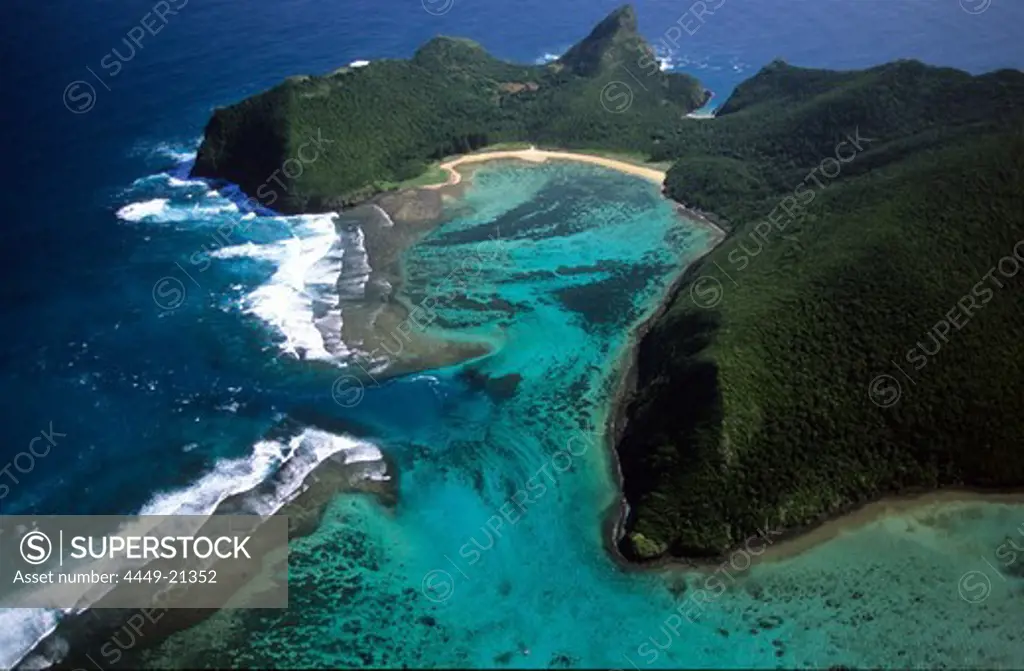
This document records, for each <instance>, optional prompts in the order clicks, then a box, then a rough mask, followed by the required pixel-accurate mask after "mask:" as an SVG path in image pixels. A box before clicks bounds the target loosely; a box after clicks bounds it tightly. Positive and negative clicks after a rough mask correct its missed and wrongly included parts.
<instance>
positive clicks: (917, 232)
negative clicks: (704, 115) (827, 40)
mask: <svg viewBox="0 0 1024 671" xmlns="http://www.w3.org/2000/svg"><path fill="white" fill-rule="evenodd" d="M1022 130H1024V74H1021V73H1020V72H1010V71H1002V72H997V73H992V74H989V75H985V76H980V77H972V76H970V75H967V74H966V73H963V72H958V71H954V70H947V69H940V68H932V67H927V66H924V65H922V64H920V63H916V62H909V61H906V62H897V63H892V64H888V65H885V66H881V67H878V68H873V69H871V70H867V71H864V72H857V73H836V72H823V71H815V70H806V69H801V68H794V67H791V66H788V65H785V64H783V63H773V64H772V65H770V66H769V67H767V68H765V69H764V70H763V71H762V72H761V73H759V74H758V75H757V76H755V77H754V78H753V79H751V80H749V81H747V82H746V83H744V84H743V85H741V86H740V87H739V88H738V89H737V91H736V93H735V95H734V96H732V97H731V98H730V99H729V101H728V102H727V103H726V104H725V105H724V106H723V108H722V110H721V114H720V115H719V117H718V118H716V119H715V120H714V121H713V122H700V123H699V124H694V125H693V126H692V127H691V128H688V129H684V132H681V133H677V134H676V135H674V136H673V137H672V138H670V139H669V140H667V142H666V145H667V146H666V148H665V150H666V151H667V152H670V153H671V154H674V155H675V156H676V157H677V158H678V161H677V162H676V164H675V166H674V167H673V168H672V169H671V170H670V172H669V174H668V177H667V188H668V192H669V193H670V195H672V196H673V197H674V198H676V199H678V200H681V201H683V202H687V203H691V204H694V205H695V206H697V207H700V208H701V209H705V210H707V211H710V212H714V213H715V214H717V215H719V216H720V217H723V218H724V219H726V220H727V221H728V225H729V226H730V228H731V229H732V230H731V232H730V235H729V237H728V238H727V239H726V241H724V242H723V243H722V244H721V245H720V246H719V247H718V248H717V249H716V250H715V251H714V252H713V253H712V254H710V255H709V256H708V257H706V258H705V259H704V260H703V261H702V262H700V263H699V264H698V265H697V266H696V267H694V268H692V269H691V270H690V272H689V275H688V278H689V280H690V281H689V282H687V283H684V285H683V286H682V287H681V288H680V289H679V291H678V293H677V294H676V295H675V296H674V297H673V298H672V300H671V303H670V306H669V309H668V311H667V313H666V314H665V315H664V316H663V317H662V318H661V319H660V320H658V321H657V322H656V323H655V324H654V326H653V328H652V330H651V332H650V334H649V335H648V336H647V337H646V338H645V339H644V341H643V342H642V345H641V348H640V351H639V363H638V365H639V381H638V385H637V391H636V392H635V393H634V394H633V397H632V398H631V402H630V405H629V408H628V417H629V424H628V427H627V430H626V433H625V435H624V436H623V439H622V441H621V442H620V444H619V447H618V450H619V454H620V458H621V462H622V466H623V472H624V476H625V482H626V484H625V490H626V496H627V498H628V500H629V502H630V505H631V509H632V516H631V520H630V522H629V527H630V534H629V535H628V536H627V539H626V541H625V542H624V543H623V549H624V550H625V551H626V552H627V554H630V555H631V556H634V557H651V556H655V555H659V554H662V553H666V552H667V553H671V554H675V555H712V554H718V553H721V552H724V551H726V550H727V549H728V548H730V547H732V546H735V545H737V544H740V543H742V542H743V541H744V540H745V539H746V538H748V537H749V536H751V535H752V534H754V533H755V532H756V530H757V529H759V528H764V525H765V524H769V525H772V526H773V527H775V528H780V527H781V528H794V527H800V526H803V525H806V524H810V523H814V522H816V521H818V520H820V519H822V518H823V517H824V516H828V515H831V514H835V513H838V512H841V511H844V510H848V509H849V508H851V507H853V506H855V505H857V504H859V503H863V502H866V501H868V500H871V499H875V498H878V497H880V496H882V495H885V494H890V493H896V492H901V491H907V490H913V489H931V488H936V487H941V486H946V485H965V486H977V487H993V488H1000V487H1017V486H1020V485H1022V484H1024V452H1021V450H1020V446H1021V445H1022V444H1024V415H1022V413H1021V405H1020V404H1021V399H1024V347H1021V345H1020V342H1019V340H1020V338H1019V334H1020V333H1021V329H1022V328H1024V291H1022V288H1024V272H1022V273H1021V274H1019V275H1018V274H1016V272H1017V269H1018V264H1019V265H1020V266H1021V267H1024V242H1021V241H1024V134H1022ZM858 136H859V138H860V139H858ZM848 137H849V138H853V140H852V142H851V140H849V139H847V138H848ZM844 139H846V140H847V144H845V145H843V146H842V147H841V148H840V149H839V154H840V156H842V158H843V159H844V161H845V162H844V161H839V160H837V159H836V158H835V156H836V146H837V143H839V142H841V141H843V140H844ZM857 145H859V147H860V148H859V149H858V148H857ZM829 157H833V158H832V159H831V160H827V159H828V158H829ZM823 160H827V161H826V162H825V163H823V162H822V161H823ZM812 170H814V171H815V172H814V173H812V172H811V171H812ZM787 198H788V200H787ZM780 204H781V205H782V207H779V206H780ZM787 206H788V211H787V209H786V207H787ZM1018 243H1019V244H1018ZM1015 245H1016V254H1017V257H1019V258H1013V255H1014V249H1015ZM1004 257H1011V259H1010V260H1004V261H1002V264H1003V265H1002V266H999V264H1000V259H1003V258H1004ZM993 268H995V271H994V272H990V271H991V269H993ZM1000 268H1002V270H1003V271H1005V272H1003V271H1001V270H1000ZM986 274H988V275H986ZM1000 284H1001V285H1002V286H1001V287H1000V286H999V285H1000ZM965 296H966V297H967V298H965ZM943 322H944V323H945V325H942V324H943ZM930 332H931V334H930ZM932 334H934V335H935V338H934V339H933V336H932ZM919 343H920V344H919ZM897 364H898V365H899V367H900V368H901V369H902V371H905V372H906V374H907V375H909V376H910V378H911V379H907V377H905V376H904V373H903V372H902V371H901V370H900V369H898V368H897ZM881 375H888V376H891V377H887V378H878V376H881ZM896 384H899V385H900V386H899V387H898V388H897V387H896ZM872 385H873V386H872ZM897 393H899V394H900V396H899V397H898V400H897V399H896V394H897ZM636 534H639V536H637V535H636ZM630 541H632V542H630Z"/></svg>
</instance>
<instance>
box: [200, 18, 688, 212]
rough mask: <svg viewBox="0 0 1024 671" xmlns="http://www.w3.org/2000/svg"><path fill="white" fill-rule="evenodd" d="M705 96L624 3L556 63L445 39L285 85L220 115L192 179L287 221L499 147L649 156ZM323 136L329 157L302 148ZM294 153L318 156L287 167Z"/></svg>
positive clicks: (208, 134)
mask: <svg viewBox="0 0 1024 671" xmlns="http://www.w3.org/2000/svg"><path fill="white" fill-rule="evenodd" d="M627 69H628V70H629V72H626V71H625V70H627ZM624 81H628V82H632V85H631V88H625V85H624V84H623V82H624ZM706 99H707V94H706V92H705V91H704V90H703V89H702V88H701V87H700V85H699V83H698V82H697V81H696V80H695V79H693V78H692V77H689V76H686V75H680V74H665V73H662V72H660V71H659V70H658V67H657V63H656V61H655V60H654V58H653V52H652V51H651V50H650V47H649V46H648V45H647V44H646V43H645V42H644V41H643V39H642V38H641V37H640V36H639V34H638V33H637V30H636V16H635V14H634V12H633V9H632V8H631V7H629V6H625V7H622V8H620V9H618V10H616V11H615V12H613V13H612V14H611V15H609V16H608V17H607V18H606V19H604V20H603V21H602V22H601V23H600V24H599V25H598V26H597V27H596V28H595V29H594V31H593V32H592V33H591V34H590V35H589V36H587V37H586V38H584V39H583V40H582V41H581V42H580V43H579V44H577V45H576V46H574V47H573V48H572V49H570V50H569V51H568V52H567V53H566V54H565V56H564V57H563V58H561V59H559V60H558V61H556V62H554V63H551V64H548V65H514V64H511V63H505V62H502V61H500V60H497V59H495V58H493V57H491V56H490V55H488V54H487V52H486V51H484V49H483V48H482V47H480V46H479V45H478V44H476V43H474V42H471V41H469V40H463V39H455V38H448V37H439V38H435V39H433V40H431V41H430V42H428V43H427V44H425V45H424V46H423V47H421V48H420V49H419V50H418V51H417V52H416V54H415V55H414V56H413V57H412V59H410V60H384V61H377V62H373V63H371V64H369V65H368V66H365V67H360V68H342V69H341V70H339V71H337V72H335V73H333V74H330V75H327V76H323V77H297V78H292V79H289V80H288V81H286V82H284V83H282V84H280V85H279V86H277V87H275V88H274V89H272V90H270V91H267V92H265V93H262V94H260V95H257V96H254V97H251V98H247V99H246V100H243V101H242V102H240V103H238V104H236V105H233V106H231V107H227V108H224V109H218V110H217V111H216V112H215V113H214V115H213V117H212V118H211V119H210V122H209V124H208V125H207V128H206V133H205V137H204V139H203V143H202V146H201V147H200V150H199V154H198V157H197V159H196V164H195V168H194V169H193V174H194V175H196V176H200V177H214V178H223V179H227V180H230V181H232V182H235V183H237V184H239V185H240V186H241V187H242V188H243V190H244V191H245V192H246V193H248V194H249V195H251V196H253V197H256V198H258V199H259V200H260V201H261V202H263V203H264V204H265V205H267V206H270V207H273V208H274V209H277V210H280V211H284V212H308V211H319V210H331V209H337V208H338V207H341V206H344V205H348V204H351V203H354V202H357V201H360V200H363V199H365V198H367V197H369V196H371V195H373V194H374V193H376V192H378V191H381V190H385V189H388V188H391V187H392V186H393V185H395V184H396V183H398V182H401V181H403V180H406V179H410V178H414V177H417V176H418V175H420V174H422V173H423V172H425V171H426V170H427V167H428V165H429V163H430V162H432V161H436V160H438V159H440V158H442V157H444V156H447V155H451V154H459V153H465V152H467V151H471V150H474V149H477V148H479V147H482V146H485V145H490V144H494V143H498V142H514V141H526V142H535V143H545V144H554V145H558V146H561V147H585V148H589V149H607V150H622V151H641V152H643V153H650V151H651V150H652V149H653V148H654V146H655V144H656V142H657V141H658V136H659V134H660V133H662V132H663V131H664V129H666V128H672V127H673V126H676V125H679V124H680V123H681V122H682V121H683V118H684V117H685V115H686V114H687V113H688V112H690V111H692V110H694V109H696V108H697V107H699V106H700V105H702V104H703V103H704V102H705V101H706ZM609 109H611V110H612V111H609ZM318 135H319V136H320V137H322V138H324V141H323V142H322V143H321V144H322V146H323V147H324V151H323V152H320V153H316V154H315V153H314V150H313V148H311V147H308V146H307V148H305V149H303V148H302V147H303V145H304V143H308V142H309V141H310V138H316V137H318ZM300 151H301V152H302V155H303V156H305V157H308V158H310V159H313V157H314V155H315V159H314V160H309V161H302V162H301V163H300V162H297V161H295V160H292V161H291V162H290V163H289V164H288V165H287V166H286V165H285V164H286V162H288V161H289V159H296V158H301V157H300ZM289 175H290V176H289Z"/></svg>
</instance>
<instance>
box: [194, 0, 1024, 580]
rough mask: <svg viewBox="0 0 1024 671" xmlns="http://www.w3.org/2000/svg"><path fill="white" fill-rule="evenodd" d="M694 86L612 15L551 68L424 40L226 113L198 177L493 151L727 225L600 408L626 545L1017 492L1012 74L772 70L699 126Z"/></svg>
mask: <svg viewBox="0 0 1024 671" xmlns="http://www.w3.org/2000/svg"><path fill="white" fill-rule="evenodd" d="M710 95H711V94H710V92H708V91H706V90H704V89H703V87H702V86H701V85H700V83H699V82H697V81H696V80H695V79H694V78H692V77H689V76H687V75H683V74H676V73H667V72H662V71H661V69H660V67H659V65H658V62H657V59H656V58H655V57H654V52H653V50H652V49H651V47H650V46H649V45H648V44H647V43H646V42H645V41H644V39H643V38H642V37H641V36H640V34H639V32H638V31H637V22H636V15H635V12H634V11H633V9H632V8H631V7H630V6H625V7H622V8H619V9H617V10H616V11H614V12H613V13H612V14H611V15H609V16H608V17H607V18H606V19H604V20H603V21H602V22H601V23H599V24H598V25H597V26H596V27H595V28H594V30H593V31H592V32H591V33H590V34H589V35H588V36H587V37H585V38H584V39H583V40H582V41H580V42H579V43H578V44H576V45H575V46H573V47H572V48H571V49H570V50H569V51H567V52H566V53H565V54H564V55H563V56H562V57H561V58H559V59H558V60H556V61H554V62H552V63H550V64H546V65H518V64H511V63H505V62H502V61H500V60H498V59H495V58H493V57H491V56H490V55H489V54H487V53H486V51H484V50H483V48H482V47H480V46H479V45H478V44H475V43H473V42H470V41H467V40H463V39H455V38H447V37H439V38H436V39H434V40H431V41H430V42H428V43H427V44H425V45H424V46H423V47H422V48H420V49H419V50H418V51H417V52H416V53H415V55H414V56H413V57H412V58H411V59H410V60H383V61H374V62H371V63H369V64H368V65H363V66H361V67H347V68H342V69H340V70H338V71H337V72H334V73H331V74H329V75H326V76H311V77H295V78H292V79H289V80H288V81H285V82H284V83H282V84H280V85H279V86H277V87H275V88H273V89H271V90H269V91H267V92H265V93H262V94H259V95H257V96H253V97H251V98H248V99H246V100H243V101H241V102H239V103H237V104H235V105H232V106H230V107H227V108H223V109H218V110H216V111H215V113H214V114H213V117H212V118H211V119H210V121H209V123H208V125H207V127H206V131H205V135H204V139H203V143H202V146H201V147H200V150H199V152H198V156H197V159H196V163H195V166H194V168H193V171H192V172H193V175H195V176H199V177H206V178H213V179H221V180H226V181H230V182H234V183H237V184H238V185H240V187H241V188H242V190H243V191H244V192H245V193H246V194H248V195H249V196H250V197H251V198H252V199H253V200H254V201H255V202H256V203H257V204H261V205H264V206H267V207H272V208H274V209H275V210H277V211H280V212H284V213H304V212H323V211H334V210H339V209H342V208H346V207H350V206H352V205H355V204H358V203H361V202H364V201H366V200H367V199H370V198H373V197H378V194H387V193H390V192H393V191H396V190H398V189H400V188H403V187H410V186H423V185H424V184H426V183H429V182H431V181H434V182H436V181H444V180H446V179H448V171H449V170H451V169H452V167H453V166H454V165H455V164H456V161H457V159H452V158H451V157H454V156H457V155H462V154H467V153H470V152H474V151H477V150H480V149H483V148H494V146H495V145H499V144H503V143H525V144H523V146H522V147H521V148H519V149H516V150H515V151H522V150H523V149H525V147H527V146H530V147H531V149H528V150H526V151H536V150H535V149H532V147H534V146H535V147H542V148H550V149H552V150H554V151H592V152H610V153H621V154H628V155H631V156H638V157H641V161H644V162H649V163H668V164H671V168H670V169H669V170H668V171H667V174H666V176H665V181H664V187H663V188H664V192H665V194H666V195H667V196H668V197H670V198H672V199H674V200H676V201H678V202H679V203H680V204H683V205H685V207H686V208H687V209H688V211H689V212H690V214H691V215H692V216H694V217H697V216H700V217H705V218H706V220H707V221H710V222H713V223H714V224H715V225H717V226H720V227H721V228H722V229H724V230H726V231H727V232H728V235H726V236H724V239H722V240H721V241H720V242H719V243H718V244H717V246H716V247H715V248H714V249H713V250H712V251H711V252H710V253H709V254H707V255H706V256H704V257H703V258H702V259H700V260H699V261H697V262H696V263H694V264H692V265H691V266H690V267H689V268H687V269H685V272H684V270H683V269H680V272H681V276H680V279H679V281H677V282H676V283H675V285H674V287H673V290H672V291H671V293H670V295H669V297H668V300H667V301H666V303H665V305H664V306H663V309H662V310H660V311H659V312H658V313H657V314H656V315H655V316H654V317H653V318H652V319H650V320H649V321H648V322H647V323H645V324H644V325H643V326H642V328H641V333H640V334H639V335H640V336H641V337H640V338H639V339H638V344H637V346H636V349H635V360H633V361H630V362H629V364H628V368H629V374H627V375H625V376H624V383H623V387H622V389H621V391H620V394H619V399H618V402H617V407H616V408H614V409H613V411H612V416H613V420H612V422H611V429H612V430H611V432H610V433H611V439H612V441H613V443H614V449H615V451H616V454H617V456H618V462H619V468H620V470H621V475H622V488H623V494H624V504H623V505H622V506H621V509H620V511H619V512H618V513H616V514H617V515H619V516H620V519H618V523H617V524H616V525H615V529H616V532H615V538H614V541H615V544H616V546H617V547H618V549H619V550H620V551H621V553H622V555H623V556H625V557H626V558H628V559H632V560H639V561H652V560H658V559H662V558H668V557H707V556H716V555H720V554H722V553H725V552H727V551H728V550H729V549H730V548H733V547H736V546H739V545H742V544H743V543H744V541H745V539H747V538H750V537H751V536H753V535H755V534H757V533H758V530H759V529H763V528H764V527H765V525H769V526H771V527H773V528H776V529H779V528H781V529H786V530H790V531H791V532H798V531H800V530H802V529H805V528H807V527H809V526H812V525H815V524H818V523H820V522H821V521H823V520H825V519H828V518H830V517H834V516H837V515H841V514H844V513H846V512H849V511H851V510H853V509H855V508H857V507H859V506H862V505H864V504H866V503H868V502H871V501H874V500H878V499H880V498H882V497H885V496H889V495H894V494H901V493H910V492H920V491H931V490H935V489H939V488H945V487H964V488H978V489H990V490H1007V489H1015V488H1018V487H1020V486H1021V485H1022V484H1024V455H1022V453H1021V452H1020V449H1019V446H1020V445H1021V444H1024V419H1021V412H1020V402H1021V399H1022V398H1024V348H1022V347H1021V346H1020V345H1019V334H1020V333H1021V327H1024V291H1021V286H1020V285H1021V282H1024V275H1021V274H1020V272H1019V271H1020V267H1021V264H1024V134H1022V129H1024V74H1022V73H1021V72H1019V71H1011V70H1001V71H996V72H992V73H988V74H984V75H979V76H973V75H970V74H968V73H965V72H961V71H957V70H953V69H948V68H938V67H932V66H928V65H925V64H922V63H920V62H916V61H909V60H908V61H898V62H894V63H889V64H885V65H881V66H878V67H873V68H870V69H867V70H863V71H851V72H833V71H825V70H815V69H808V68H801V67H795V66H792V65H789V64H787V63H784V62H782V61H776V62H773V63H771V64H769V65H767V66H766V67H764V68H763V69H762V70H761V71H760V72H758V73H757V74H756V75H755V76H754V77H752V78H751V79H749V80H747V81H746V82H744V83H743V84H741V85H740V86H739V87H738V88H737V89H736V90H735V91H734V92H733V93H732V95H730V96H729V98H728V99H727V100H726V102H725V103H724V104H723V105H722V106H721V108H720V109H718V110H717V112H716V114H715V115H714V118H713V119H710V120H709V119H695V118H692V113H693V112H694V111H695V110H697V109H699V108H700V107H701V106H703V105H704V104H705V103H706V102H707V101H708V99H709V98H710ZM311 141H319V142H320V143H321V145H322V146H323V148H324V149H325V150H324V151H322V152H317V153H316V157H315V160H309V161H307V160H305V158H304V156H303V154H302V153H301V151H302V148H303V147H304V146H307V145H308V143H309V142H311ZM499 150H500V149H499ZM307 156H308V154H307ZM446 159H447V160H446ZM288 165H291V169H290V170H289V169H286V168H287V166H288ZM283 166H284V167H283ZM445 166H447V168H445ZM268 185H269V186H268Z"/></svg>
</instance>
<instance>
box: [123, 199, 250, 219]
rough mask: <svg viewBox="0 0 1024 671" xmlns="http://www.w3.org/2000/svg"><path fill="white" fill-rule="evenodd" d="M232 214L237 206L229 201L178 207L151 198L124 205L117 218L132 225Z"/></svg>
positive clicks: (168, 202) (169, 202) (171, 203)
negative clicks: (143, 222)
mask: <svg viewBox="0 0 1024 671" xmlns="http://www.w3.org/2000/svg"><path fill="white" fill-rule="evenodd" d="M233 212H238V206H237V205H235V204H234V203H232V202H230V201H224V202H221V203H217V204H213V205H178V204H175V203H173V202H171V200H170V199H169V198H152V199H150V200H144V201H139V202H136V203H129V204H128V205H125V206H124V207H122V208H121V209H119V210H118V211H117V217H118V219H121V220H123V221H130V222H133V223H137V222H142V221H145V222H151V223H167V222H178V221H188V220H190V219H202V218H204V217H209V216H216V215H224V214H230V213H233Z"/></svg>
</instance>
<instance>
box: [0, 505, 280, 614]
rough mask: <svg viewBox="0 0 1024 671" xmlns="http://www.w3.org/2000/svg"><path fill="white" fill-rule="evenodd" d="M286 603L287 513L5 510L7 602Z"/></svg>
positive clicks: (2, 541)
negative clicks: (27, 512) (25, 512)
mask: <svg viewBox="0 0 1024 671" xmlns="http://www.w3.org/2000/svg"><path fill="white" fill-rule="evenodd" d="M287 607H288V518H287V517H283V516H277V515H275V516H271V517H260V516H256V515H212V516H207V515H123V516H121V515H39V516H28V515H3V516H0V608H75V609H79V608H287Z"/></svg>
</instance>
